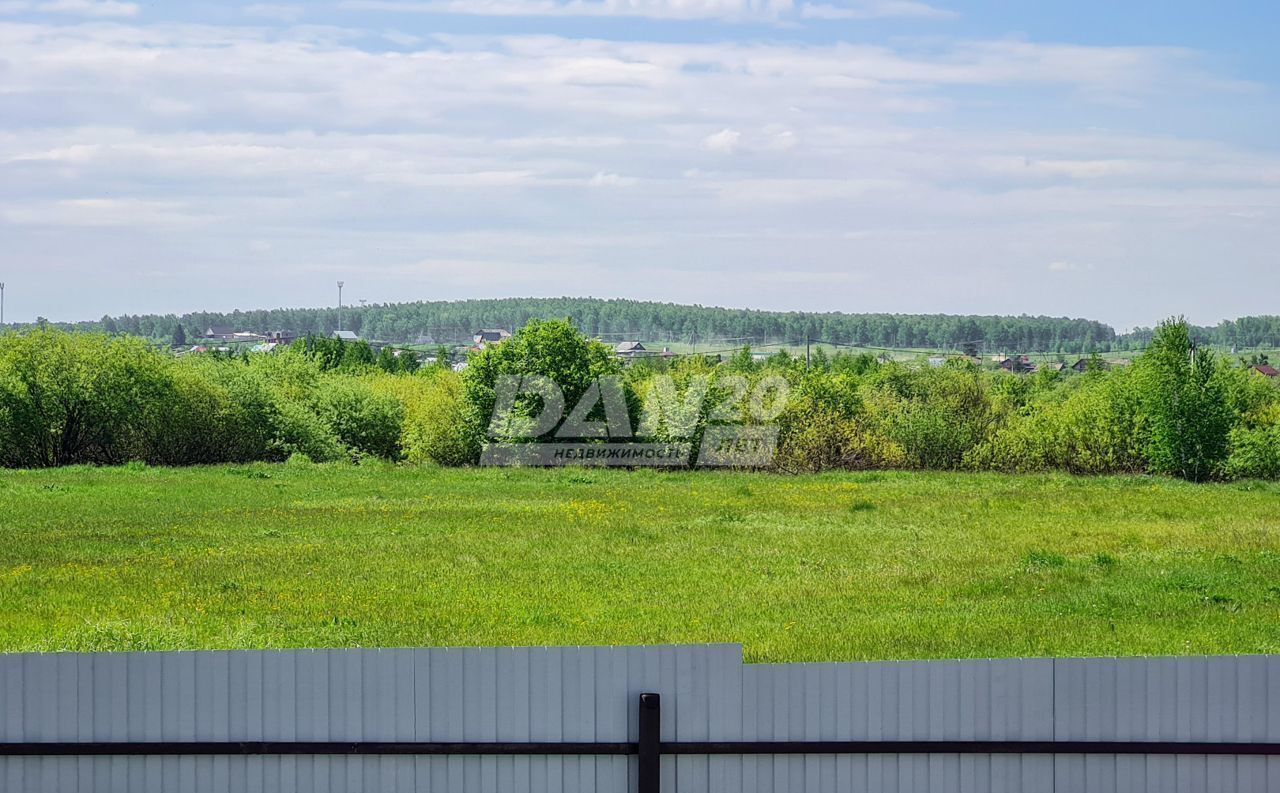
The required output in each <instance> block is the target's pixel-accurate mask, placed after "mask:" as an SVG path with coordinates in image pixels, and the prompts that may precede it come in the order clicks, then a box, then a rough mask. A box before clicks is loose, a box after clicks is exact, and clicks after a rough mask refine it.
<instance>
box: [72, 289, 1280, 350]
mask: <svg viewBox="0 0 1280 793" xmlns="http://www.w3.org/2000/svg"><path fill="white" fill-rule="evenodd" d="M342 318H343V327H345V328H346V329H348V330H354V331H356V332H357V333H359V334H360V335H361V336H362V337H364V338H367V339H371V340H379V341H386V342H394V343H413V342H424V343H431V344H434V343H443V344H452V343H460V342H464V341H466V340H467V339H469V338H470V336H471V334H472V333H473V332H474V331H475V330H477V329H479V328H482V327H492V328H506V329H508V330H512V329H515V328H519V327H523V326H524V324H525V323H526V322H528V321H529V320H530V319H563V318H568V319H570V320H571V321H572V322H573V323H574V324H575V325H576V326H577V327H578V328H579V329H580V330H582V331H583V332H584V333H586V334H588V335H590V336H596V337H600V338H602V339H604V340H606V341H611V340H618V341H621V340H624V339H639V340H643V341H646V342H668V341H669V342H683V343H696V344H706V343H716V342H728V343H730V344H729V346H732V345H733V343H738V342H748V343H752V344H757V345H759V344H765V343H770V342H788V343H797V342H798V343H801V344H803V343H804V340H805V339H814V340H820V341H824V342H827V343H833V344H848V345H857V346H862V347H886V348H927V349H950V350H957V351H960V350H968V351H970V352H974V353H985V352H1006V353H1012V352H1048V353H1090V352H1109V351H1115V350H1130V349H1135V350H1136V349H1142V348H1144V347H1146V345H1147V343H1148V342H1149V341H1150V338H1151V330H1150V329H1138V330H1136V331H1134V332H1132V333H1129V334H1125V335H1118V334H1117V333H1116V332H1115V330H1114V329H1113V328H1111V327H1110V326H1108V325H1105V324H1103V323H1101V322H1096V321H1093V320H1086V319H1068V318H1063V317H1032V316H1017V317H1011V316H1010V317H1000V316H951V315H943V314H845V313H839V312H831V313H809V312H798V311H787V312H782V311H755V310H748V309H728V308H715V307H708V306H697V305H677V304H674V303H652V302H642V301H636V300H602V299H596V298H567V297H566V298H505V299H498V300H461V301H436V302H414V303H388V304H377V305H366V306H355V307H352V306H348V307H344V308H343V309H342ZM179 324H181V325H182V326H183V328H184V330H185V335H186V336H187V337H188V338H197V337H198V335H199V334H200V333H201V332H202V331H203V330H204V329H206V328H208V327H211V326H229V327H231V328H233V329H235V330H243V331H254V332H268V331H279V330H285V331H292V332H294V333H298V334H307V333H313V334H320V335H328V334H329V333H330V332H331V331H333V330H335V329H336V328H337V327H338V310H337V309H336V308H277V309H266V310H255V311H235V312H232V313H229V314H221V313H213V312H195V313H191V314H184V315H181V316H178V315H172V314H170V315H163V316H161V315H140V316H122V317H103V318H102V319H101V320H99V321H97V322H81V323H52V325H53V326H54V327H58V328H61V329H63V330H93V331H106V332H109V333H129V334H133V335H138V336H144V337H148V338H152V339H169V338H171V337H172V336H173V334H174V332H175V330H176V329H177V327H178V325H179ZM1192 330H1193V333H1194V335H1195V338H1196V340H1197V341H1198V342H1200V343H1208V344H1215V345H1221V346H1224V347H1232V346H1235V347H1240V348H1247V347H1257V346H1268V347H1277V346H1280V316H1265V317H1245V318H1242V319H1238V320H1235V321H1224V322H1223V323H1221V324H1220V325H1218V326H1216V327H1195V328H1193V329H1192Z"/></svg>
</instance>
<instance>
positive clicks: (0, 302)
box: [0, 281, 4, 327]
mask: <svg viewBox="0 0 1280 793" xmlns="http://www.w3.org/2000/svg"><path fill="white" fill-rule="evenodd" d="M3 325H4V281H0V327H2V326H3Z"/></svg>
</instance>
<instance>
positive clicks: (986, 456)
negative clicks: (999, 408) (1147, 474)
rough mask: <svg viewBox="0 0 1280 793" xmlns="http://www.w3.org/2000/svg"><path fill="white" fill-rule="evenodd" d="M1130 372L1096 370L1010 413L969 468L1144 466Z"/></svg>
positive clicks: (1099, 470)
mask: <svg viewBox="0 0 1280 793" xmlns="http://www.w3.org/2000/svg"><path fill="white" fill-rule="evenodd" d="M1129 379H1130V378H1129V373H1127V372H1124V371H1123V370H1122V371H1117V372H1107V373H1104V372H1094V373H1090V374H1087V375H1085V376H1084V377H1082V378H1077V379H1075V381H1074V382H1072V383H1071V385H1069V386H1067V387H1065V388H1064V389H1059V390H1057V391H1054V392H1051V393H1048V394H1045V395H1043V396H1042V397H1041V398H1040V399H1038V400H1036V401H1033V402H1031V403H1030V404H1028V405H1027V406H1025V407H1023V408H1022V409H1020V410H1019V411H1017V412H1016V413H1014V414H1012V415H1010V416H1009V417H1008V419H1007V420H1006V421H1005V423H1004V424H1003V425H1002V426H1001V427H1000V429H998V430H997V431H996V432H995V434H994V435H993V436H992V438H991V439H990V440H989V441H988V442H986V443H983V444H982V445H980V446H978V447H976V448H975V449H974V450H973V451H972V452H971V453H970V455H969V456H968V458H967V465H968V467H970V468H974V469H978V470H984V469H990V470H998V471H1007V472H1015V473H1016V472H1030V471H1050V470H1062V471H1067V472H1069V473H1073V474H1117V473H1133V472H1138V471H1142V470H1144V467H1145V457H1144V455H1143V440H1142V438H1143V429H1142V426H1141V419H1140V416H1139V414H1138V409H1137V405H1136V400H1135V398H1134V395H1133V393H1132V390H1131V388H1130V387H1129Z"/></svg>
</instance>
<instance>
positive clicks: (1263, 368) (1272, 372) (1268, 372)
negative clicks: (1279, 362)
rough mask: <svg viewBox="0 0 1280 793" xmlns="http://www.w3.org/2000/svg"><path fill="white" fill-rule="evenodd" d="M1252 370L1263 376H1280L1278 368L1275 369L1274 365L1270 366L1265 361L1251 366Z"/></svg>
mask: <svg viewBox="0 0 1280 793" xmlns="http://www.w3.org/2000/svg"><path fill="white" fill-rule="evenodd" d="M1253 371H1255V372H1257V373H1258V374H1260V375H1262V376H1263V377H1280V369H1276V368H1275V367H1274V366H1271V365H1269V364H1265V363H1264V364H1261V365H1259V366H1255V367H1253Z"/></svg>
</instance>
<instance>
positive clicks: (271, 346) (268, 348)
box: [249, 341, 280, 352]
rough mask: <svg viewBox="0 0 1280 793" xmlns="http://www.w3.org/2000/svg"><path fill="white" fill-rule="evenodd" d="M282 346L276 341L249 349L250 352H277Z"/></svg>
mask: <svg viewBox="0 0 1280 793" xmlns="http://www.w3.org/2000/svg"><path fill="white" fill-rule="evenodd" d="M279 346H280V345H279V344H277V343H275V342H274V341H266V342H263V343H262V344H255V345H253V346H252V347H250V348H249V352H275V351H276V348H277V347H279Z"/></svg>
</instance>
